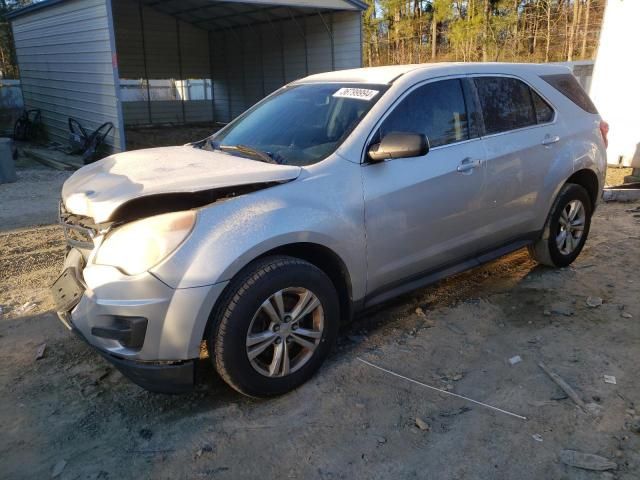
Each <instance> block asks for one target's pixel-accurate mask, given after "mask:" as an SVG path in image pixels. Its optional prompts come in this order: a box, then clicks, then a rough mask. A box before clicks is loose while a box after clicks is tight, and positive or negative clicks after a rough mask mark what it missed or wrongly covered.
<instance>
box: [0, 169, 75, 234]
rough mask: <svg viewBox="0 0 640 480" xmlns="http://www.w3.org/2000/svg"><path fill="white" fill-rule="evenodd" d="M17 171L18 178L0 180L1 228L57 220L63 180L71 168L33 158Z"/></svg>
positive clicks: (41, 223)
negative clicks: (50, 165)
mask: <svg viewBox="0 0 640 480" xmlns="http://www.w3.org/2000/svg"><path fill="white" fill-rule="evenodd" d="M16 173H17V175H18V181H17V182H15V183H3V184H0V232H1V231H7V230H13V229H16V228H20V227H27V226H33V225H47V224H51V223H55V222H56V221H57V218H58V217H57V215H58V200H59V199H60V191H61V190H62V184H63V183H64V181H65V180H66V179H67V178H69V176H70V175H71V172H61V171H58V170H53V169H51V168H47V167H44V166H42V167H40V166H38V165H37V164H35V162H33V163H30V164H29V166H28V167H26V168H25V167H23V168H17V169H16Z"/></svg>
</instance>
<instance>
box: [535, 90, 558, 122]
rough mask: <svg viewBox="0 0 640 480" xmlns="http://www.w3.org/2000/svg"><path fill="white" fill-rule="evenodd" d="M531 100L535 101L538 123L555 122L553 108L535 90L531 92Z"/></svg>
mask: <svg viewBox="0 0 640 480" xmlns="http://www.w3.org/2000/svg"><path fill="white" fill-rule="evenodd" d="M531 98H532V99H533V108H534V109H535V111H536V119H537V120H538V123H547V122H550V121H551V120H553V108H551V106H550V105H549V104H548V103H547V102H545V100H544V99H543V98H542V97H541V96H540V95H538V94H537V93H536V92H534V91H533V90H531Z"/></svg>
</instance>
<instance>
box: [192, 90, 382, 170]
mask: <svg viewBox="0 0 640 480" xmlns="http://www.w3.org/2000/svg"><path fill="white" fill-rule="evenodd" d="M386 89H387V86H385V85H369V84H363V85H360V84H337V83H331V84H324V83H316V84H302V85H294V86H292V87H288V88H286V89H284V90H282V92H281V93H278V94H277V95H274V96H273V97H271V98H268V99H266V100H265V101H263V102H261V103H259V104H258V105H256V106H255V107H254V108H252V109H251V110H249V111H248V112H247V113H245V114H244V115H242V116H241V117H239V119H238V120H236V121H235V122H233V123H232V124H231V125H229V127H227V128H225V129H224V130H222V131H220V132H219V133H218V134H216V135H214V136H213V137H211V139H210V140H209V142H207V145H205V147H204V148H212V149H220V150H224V151H227V152H229V153H232V154H237V155H240V156H245V157H248V158H252V159H257V160H263V161H272V162H273V163H279V164H284V165H297V166H305V165H311V164H313V163H316V162H319V161H320V160H323V159H324V158H326V157H327V156H329V155H330V154H331V153H333V152H334V151H335V149H336V148H338V146H339V145H340V143H342V141H343V140H344V139H345V138H346V137H347V136H348V135H349V133H351V131H352V130H353V129H354V128H355V127H356V125H358V123H359V122H360V121H361V120H362V118H363V117H364V116H365V115H366V113H367V112H368V111H369V110H370V109H371V107H372V106H373V105H374V104H375V103H376V102H377V101H378V100H379V99H380V97H382V95H383V93H384V92H385V90H386Z"/></svg>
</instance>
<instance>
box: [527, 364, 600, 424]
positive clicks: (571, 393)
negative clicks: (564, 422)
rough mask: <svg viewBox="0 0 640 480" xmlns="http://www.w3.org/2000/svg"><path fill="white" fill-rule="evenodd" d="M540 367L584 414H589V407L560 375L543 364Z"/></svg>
mask: <svg viewBox="0 0 640 480" xmlns="http://www.w3.org/2000/svg"><path fill="white" fill-rule="evenodd" d="M538 366H539V367H540V368H541V369H542V370H543V371H544V373H546V374H547V375H549V378H551V380H553V381H554V382H555V383H556V385H558V386H559V387H560V388H561V389H562V390H564V393H566V394H567V395H568V396H569V398H570V399H571V400H573V402H574V403H575V404H576V405H578V406H579V407H580V408H581V409H582V411H583V412H588V410H587V406H586V405H585V404H584V402H583V401H582V399H581V398H580V396H579V395H578V394H577V393H576V391H575V390H574V389H573V388H571V387H570V386H569V384H568V383H567V382H565V381H564V380H563V379H562V377H561V376H560V375H558V374H557V373H554V372H552V371H551V370H550V369H549V367H547V366H546V365H545V364H544V363H542V362H540V363H538Z"/></svg>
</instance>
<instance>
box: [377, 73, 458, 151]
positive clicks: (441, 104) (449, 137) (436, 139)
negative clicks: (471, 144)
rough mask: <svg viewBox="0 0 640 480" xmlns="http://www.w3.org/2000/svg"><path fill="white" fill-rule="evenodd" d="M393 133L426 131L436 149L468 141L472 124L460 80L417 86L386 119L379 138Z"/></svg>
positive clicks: (430, 142) (431, 144)
mask: <svg viewBox="0 0 640 480" xmlns="http://www.w3.org/2000/svg"><path fill="white" fill-rule="evenodd" d="M389 133H423V134H425V135H426V136H427V138H428V139H429V144H430V146H431V147H432V148H433V147H439V146H442V145H448V144H450V143H454V142H459V141H461V140H467V139H468V138H469V126H468V120H467V111H466V108H465V102H464V95H463V93H462V85H461V83H460V80H458V79H454V80H442V81H438V82H433V83H428V84H426V85H424V86H422V87H419V88H416V89H415V90H414V91H412V92H411V93H410V94H409V95H407V96H406V97H405V98H404V99H403V100H402V101H401V102H400V103H399V104H398V105H397V106H396V107H395V108H394V110H393V111H392V112H391V113H390V114H389V116H388V117H387V118H386V119H385V120H384V122H383V123H382V125H381V126H380V130H379V132H378V135H377V137H378V138H379V139H381V138H382V137H384V136H385V135H387V134H389ZM378 141H379V140H378Z"/></svg>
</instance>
